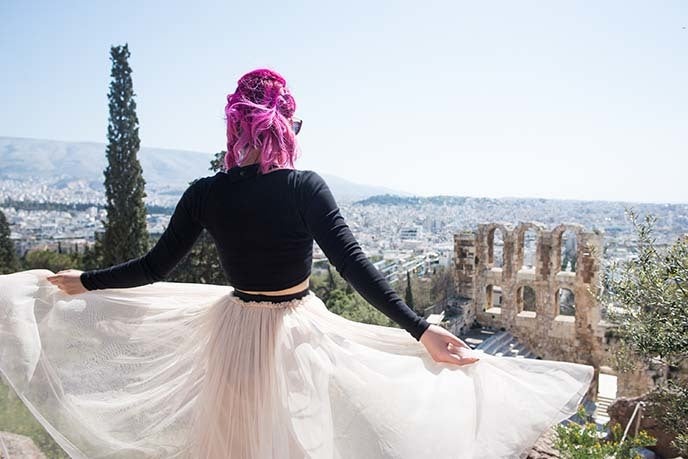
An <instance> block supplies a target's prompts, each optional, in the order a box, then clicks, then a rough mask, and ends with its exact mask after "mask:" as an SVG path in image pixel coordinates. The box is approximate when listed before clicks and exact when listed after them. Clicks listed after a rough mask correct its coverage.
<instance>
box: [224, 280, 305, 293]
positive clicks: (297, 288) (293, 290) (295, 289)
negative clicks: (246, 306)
mask: <svg viewBox="0 0 688 459" xmlns="http://www.w3.org/2000/svg"><path fill="white" fill-rule="evenodd" d="M309 280H310V278H308V279H306V280H304V281H303V282H301V283H300V284H298V285H295V286H293V287H289V288H286V289H284V290H272V291H270V292H258V291H255V290H253V291H251V290H239V289H238V288H237V289H235V290H239V291H240V292H244V293H252V294H254V295H288V294H290V293H296V292H300V291H302V290H304V289H307V288H308V286H309Z"/></svg>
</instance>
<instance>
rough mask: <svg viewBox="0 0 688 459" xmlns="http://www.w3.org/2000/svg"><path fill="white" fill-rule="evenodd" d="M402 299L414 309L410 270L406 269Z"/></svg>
mask: <svg viewBox="0 0 688 459" xmlns="http://www.w3.org/2000/svg"><path fill="white" fill-rule="evenodd" d="M404 301H405V302H406V304H407V305H408V307H410V308H411V309H413V310H414V311H415V308H414V304H415V302H414V301H413V290H412V289H411V271H406V291H405V292H404Z"/></svg>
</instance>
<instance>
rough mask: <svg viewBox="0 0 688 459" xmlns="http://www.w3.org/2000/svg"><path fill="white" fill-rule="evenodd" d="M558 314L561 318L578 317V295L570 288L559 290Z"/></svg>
mask: <svg viewBox="0 0 688 459" xmlns="http://www.w3.org/2000/svg"><path fill="white" fill-rule="evenodd" d="M557 313H558V314H559V315H560V316H575V315H576V295H574V293H573V292H572V291H571V290H570V289H568V288H560V289H559V290H557Z"/></svg>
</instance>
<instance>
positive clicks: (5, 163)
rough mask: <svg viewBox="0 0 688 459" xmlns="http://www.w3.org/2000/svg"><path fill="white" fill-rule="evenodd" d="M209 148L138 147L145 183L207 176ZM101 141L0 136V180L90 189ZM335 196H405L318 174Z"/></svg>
mask: <svg viewBox="0 0 688 459" xmlns="http://www.w3.org/2000/svg"><path fill="white" fill-rule="evenodd" d="M213 156H214V153H202V152H197V151H186V150H172V149H165V148H150V147H141V150H140V151H139V161H140V162H141V166H142V167H143V176H144V178H145V179H146V186H150V187H151V188H153V189H171V190H179V189H183V188H184V187H185V186H186V185H187V184H188V183H189V182H190V181H192V180H193V179H195V178H198V177H203V176H206V175H212V172H211V171H210V170H209V166H210V160H211V159H212V158H213ZM105 166H106V158H105V144H104V143H97V142H63V141H58V140H43V139H30V138H22V137H0V179H2V178H6V179H19V180H24V179H31V178H35V177H42V178H47V179H50V178H54V179H55V182H54V183H55V184H64V183H68V182H69V181H71V180H87V181H88V182H89V185H90V187H91V188H93V189H96V190H100V189H102V187H103V179H104V176H103V170H104V169H105ZM321 175H322V176H323V177H324V178H325V180H327V182H328V184H329V185H330V187H331V188H332V193H333V194H335V196H336V198H337V199H338V200H342V201H349V200H358V199H365V198H366V197H369V196H373V195H376V194H385V193H391V194H397V195H402V196H405V195H408V193H405V192H399V191H395V190H391V189H389V188H384V187H379V186H370V185H362V184H357V183H353V182H350V181H347V180H345V179H343V178H341V177H337V176H333V175H328V174H324V173H323V174H321Z"/></svg>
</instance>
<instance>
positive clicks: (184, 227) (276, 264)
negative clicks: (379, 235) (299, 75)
mask: <svg viewBox="0 0 688 459" xmlns="http://www.w3.org/2000/svg"><path fill="white" fill-rule="evenodd" d="M203 228H206V229H207V230H208V232H209V233H210V235H211V237H212V238H213V240H214V242H215V246H216V248H217V250H218V253H219V258H220V263H221V265H222V269H223V271H224V272H225V275H226V276H227V279H228V280H229V284H230V285H232V286H233V287H234V288H237V289H239V290H247V291H272V290H284V289H287V288H289V287H293V286H295V285H297V284H299V283H301V282H302V281H303V280H305V279H307V278H308V277H309V276H310V274H311V264H312V260H313V240H314V239H315V241H316V242H317V244H318V246H319V247H320V248H321V249H322V251H323V253H324V254H325V255H326V256H327V258H328V260H329V261H330V263H332V265H333V266H334V267H335V269H336V270H337V272H339V274H340V275H341V276H342V277H343V278H344V279H345V280H346V281H347V282H349V283H350V284H351V286H352V287H353V288H354V289H355V290H356V291H357V292H358V293H359V294H361V296H362V297H363V298H365V300H366V301H368V302H369V303H370V304H372V305H373V306H374V307H376V308H377V309H379V310H380V311H381V312H382V313H384V314H385V315H386V316H387V317H389V318H390V319H392V320H393V321H394V322H396V323H397V324H399V325H400V326H401V327H402V328H404V329H405V330H406V331H408V332H409V333H410V334H411V335H412V336H413V337H414V338H415V339H416V340H420V336H421V335H422V334H423V332H424V331H425V330H426V329H427V328H428V327H429V326H430V324H429V323H428V322H427V321H426V320H425V319H424V318H423V317H421V316H419V315H418V314H416V313H415V312H414V311H413V310H412V309H411V308H409V307H408V305H406V303H404V301H403V300H402V299H401V298H400V297H399V295H398V294H397V293H396V292H395V290H394V289H393V288H392V287H391V286H390V285H389V283H388V282H387V280H386V279H385V277H384V276H383V275H382V273H380V271H379V270H378V269H377V268H375V266H374V265H373V264H372V263H371V262H370V260H368V258H367V257H366V255H365V254H364V253H363V250H362V249H361V247H360V245H359V243H358V242H357V240H356V239H355V238H354V236H353V234H352V233H351V230H350V228H349V226H348V225H347V223H346V222H345V220H344V217H343V216H342V215H341V213H340V210H339V206H338V205H337V203H336V201H335V199H334V197H333V196H332V193H331V192H330V189H329V187H328V186H327V184H326V183H325V181H324V179H323V178H322V177H321V176H320V175H318V173H317V172H314V171H310V170H297V169H276V170H273V171H270V172H268V173H266V174H260V172H259V170H258V164H250V165H247V166H243V167H239V166H237V167H233V168H232V169H230V170H229V171H227V172H217V173H216V174H215V175H214V176H208V177H202V178H200V179H198V180H196V181H195V182H193V183H192V184H191V185H190V186H189V187H188V188H187V189H186V191H184V194H183V195H182V197H181V199H180V200H179V202H178V203H177V206H176V207H175V210H174V213H173V214H172V217H171V219H170V222H169V224H168V226H167V228H166V229H165V231H164V232H163V234H162V236H160V239H158V241H157V243H156V244H155V246H154V247H153V248H152V249H151V250H150V251H148V253H146V254H145V255H143V256H141V257H139V258H135V259H132V260H129V261H126V262H123V263H120V264H117V265H115V266H112V267H109V268H105V269H96V270H90V271H85V272H83V273H82V274H81V282H82V284H83V285H84V287H85V288H86V289H88V290H95V289H105V288H129V287H136V286H139V285H145V284H150V283H153V282H158V281H161V280H163V279H165V277H166V276H167V275H168V274H169V273H170V272H171V271H172V269H173V268H174V267H175V266H176V265H177V264H178V263H179V262H180V261H181V259H182V258H183V257H184V256H185V255H186V254H187V253H188V252H189V251H190V250H191V247H192V246H193V244H194V242H195V241H196V240H197V239H198V237H199V235H200V233H201V231H202V230H203Z"/></svg>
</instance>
